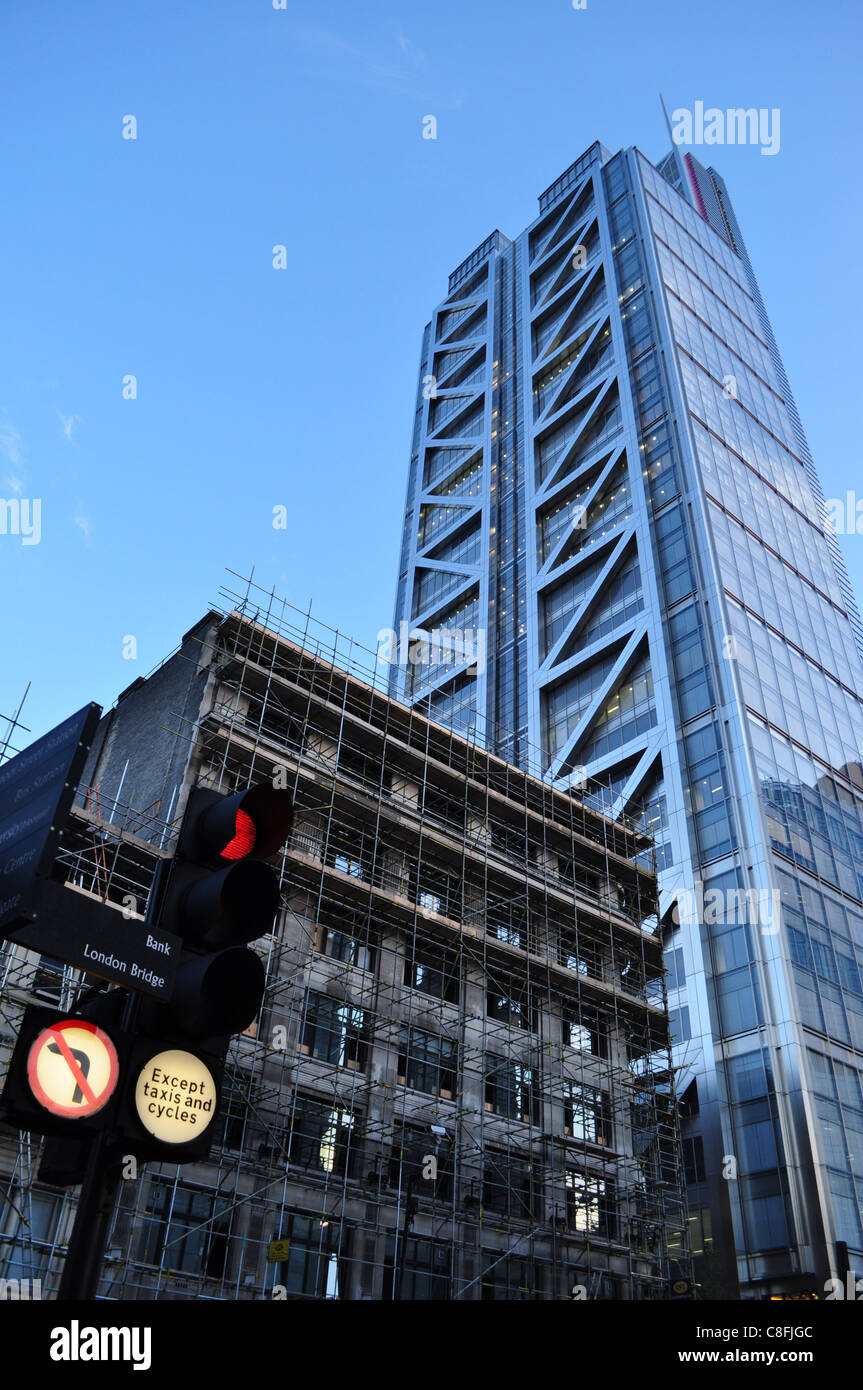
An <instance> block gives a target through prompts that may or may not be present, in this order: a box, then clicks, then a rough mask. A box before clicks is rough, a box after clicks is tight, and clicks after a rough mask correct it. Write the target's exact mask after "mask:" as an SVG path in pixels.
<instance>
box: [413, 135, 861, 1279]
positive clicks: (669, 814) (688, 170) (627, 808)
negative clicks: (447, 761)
mask: <svg viewBox="0 0 863 1390" xmlns="http://www.w3.org/2000/svg"><path fill="white" fill-rule="evenodd" d="M395 628H396V632H397V633H399V634H400V636H401V639H402V640H401V642H400V646H399V649H398V651H397V662H398V663H400V664H395V665H394V666H393V669H392V690H393V693H394V694H396V695H398V696H400V697H401V698H402V699H405V700H407V701H408V702H410V703H416V702H422V704H423V708H424V710H426V711H427V712H428V713H430V714H431V717H432V718H434V719H436V720H439V721H441V722H443V723H448V724H451V725H453V726H455V727H457V728H460V729H470V730H473V731H475V732H476V733H477V734H478V735H479V736H480V737H481V738H483V739H484V740H486V741H487V742H488V744H489V745H490V746H492V747H493V748H494V749H495V750H496V751H497V752H498V753H500V754H501V755H502V756H504V757H506V758H507V759H509V760H510V761H512V762H516V763H520V764H522V765H529V766H530V767H531V770H533V771H541V772H542V773H543V774H544V775H546V776H550V777H552V778H554V779H556V780H558V781H559V783H560V784H561V785H570V786H572V787H573V789H574V790H576V791H577V790H578V789H579V788H581V789H582V792H584V789H585V788H588V789H589V795H590V796H591V797H592V798H597V797H598V796H602V798H603V800H604V805H605V808H606V809H608V810H611V811H612V812H613V813H614V814H620V813H624V812H627V813H629V814H632V813H633V811H634V810H636V809H637V811H638V814H640V815H641V816H642V817H643V823H644V825H645V828H647V829H649V830H650V831H651V832H652V834H653V835H654V837H655V845H656V855H657V862H658V867H659V868H660V871H661V873H660V888H661V903H660V906H661V921H662V930H663V935H664V946H665V952H666V964H667V967H668V989H669V1000H670V1005H671V1012H672V1017H673V1020H674V1030H675V1038H676V1047H675V1058H676V1062H677V1066H678V1073H677V1091H678V1095H679V1097H680V1103H681V1112H682V1115H683V1124H684V1136H685V1138H684V1145H685V1158H686V1169H687V1185H688V1195H689V1207H690V1222H689V1227H690V1237H691V1244H692V1248H693V1251H694V1253H695V1255H696V1257H697V1269H698V1270H699V1278H700V1282H701V1284H702V1288H703V1292H704V1293H705V1294H707V1295H708V1296H714V1297H737V1296H738V1293H739V1294H742V1296H744V1297H750V1298H752V1297H755V1298H757V1297H762V1296H768V1295H771V1294H773V1295H777V1294H780V1295H781V1294H785V1295H788V1294H794V1293H800V1292H801V1291H806V1290H809V1289H817V1290H818V1291H819V1292H820V1294H821V1296H822V1297H823V1286H824V1281H825V1280H826V1279H827V1278H828V1277H830V1276H835V1275H836V1274H839V1275H841V1274H842V1273H843V1268H842V1265H843V1258H844V1256H843V1252H842V1247H841V1244H840V1243H842V1242H844V1243H845V1244H846V1245H847V1247H848V1259H849V1261H850V1266H851V1268H853V1269H856V1271H857V1272H858V1274H861V1275H863V1233H861V1218H863V1090H861V1087H863V984H861V971H863V768H861V750H863V656H861V651H863V628H861V622H860V617H859V614H858V611H857V607H856V604H855V600H854V597H853V594H852V592H851V589H850V585H849V582H848V578H847V574H846V571H845V567H844V564H843V562H842V558H841V555H840V552H839V550H838V546H837V544H836V541H835V538H834V536H833V534H832V532H831V530H830V526H829V522H828V521H827V513H826V508H825V503H824V498H823V495H822V492H821V488H820V485H819V482H818V478H817V475H816V473H815V469H814V466H813V463H812V459H811V456H810V453H809V450H808V447H807V444H806V440H805V437H804V434H803V430H802V426H801V424H800V420H799V417H798V413H797V409H796V406H795V404H794V401H793V398H792V396H791V392H790V389H789V386H788V381H787V378H786V375H785V372H784V369H783V366H782V362H781V359H780V356H779V352H778V349H777V346H776V343H775V340H774V337H773V334H772V331H771V328H770V324H769V322H768V319H767V315H766V311H765V308H764V305H763V303H762V300H761V296H760V294H759V290H758V285H757V283H756V280H755V277H754V273H753V270H752V267H751V264H750V261H749V257H748V255H747V252H746V248H745V245H744V242H743V238H742V235H741V231H740V227H739V225H738V223H737V220H736V217H735V214H734V210H733V208H732V206H731V201H730V198H729V196H728V192H727V190H726V188H725V185H724V183H723V181H722V179H721V178H720V177H719V175H718V174H717V173H716V172H715V171H714V170H712V169H707V168H704V167H703V166H702V165H701V164H700V163H699V162H698V161H697V160H696V159H695V158H693V157H692V155H691V154H683V153H682V152H681V151H680V150H679V149H677V148H674V149H672V151H671V153H670V154H669V155H668V156H667V157H666V158H665V159H664V160H662V161H661V163H660V164H659V165H658V166H655V165H654V164H652V163H651V162H650V161H649V160H648V159H646V158H645V157H644V156H643V155H642V154H641V153H640V151H638V150H637V149H635V148H631V149H627V150H623V151H620V152H619V153H617V154H612V153H611V152H610V151H609V150H607V149H605V148H604V147H603V146H602V145H600V144H598V143H597V144H594V145H593V146H591V147H590V148H589V149H588V150H587V151H586V152H585V153H584V154H583V155H582V156H581V158H580V159H578V160H576V162H575V163H574V164H573V165H572V166H571V167H570V168H569V169H567V170H566V171H565V173H563V174H562V175H561V177H560V178H559V179H558V180H557V181H556V182H555V183H554V184H553V185H552V186H551V187H550V188H549V189H547V190H546V192H545V193H543V194H542V195H541V197H540V200H539V216H538V217H537V219H536V221H535V222H533V223H532V225H531V226H529V227H528V228H527V229H526V230H525V231H524V232H522V234H521V235H520V236H519V237H517V238H516V239H515V240H510V239H509V238H508V237H506V236H504V235H503V234H502V233H501V232H497V231H496V232H494V233H493V234H492V235H491V236H489V237H488V238H487V239H486V241H484V242H483V243H482V245H480V246H479V247H478V248H477V249H476V250H475V251H474V252H473V253H472V254H471V255H470V256H469V257H468V258H467V259H466V260H465V261H464V262H463V263H462V264H461V265H460V266H459V267H458V268H457V269H456V270H455V271H454V272H453V274H452V275H451V276H450V280H449V286H448V294H447V297H446V298H445V299H444V301H443V302H442V303H441V304H440V305H439V306H438V308H437V309H436V310H435V312H434V314H433V316H432V319H431V322H430V323H429V324H428V325H427V327H426V329H425V333H424V336H423V342H422V350H421V362H420V371H419V381H418V388H417V400H416V419H415V426H414V432H413V442H412V451H411V462H410V476H409V482H408V491H407V502H406V508H405V523H404V532H403V538H402V547H401V561H400V566H399V579H398V589H397V598H396V612H395ZM537 762H538V763H539V764H540V766H539V767H537V766H536V763H537ZM600 788H601V789H602V790H598V789H600Z"/></svg>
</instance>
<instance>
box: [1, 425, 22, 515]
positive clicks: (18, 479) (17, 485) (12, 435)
mask: <svg viewBox="0 0 863 1390" xmlns="http://www.w3.org/2000/svg"><path fill="white" fill-rule="evenodd" d="M0 454H2V456H3V458H4V459H5V460H6V462H7V463H8V464H10V465H11V468H12V472H11V473H8V474H7V475H6V477H4V479H3V486H4V488H5V490H6V491H7V492H11V493H12V494H13V495H14V496H16V497H17V496H19V495H20V493H21V490H22V488H23V486H24V479H23V476H22V474H23V472H24V441H23V440H22V438H21V435H20V433H19V431H18V430H17V429H16V428H15V426H14V425H13V424H11V423H10V422H9V421H8V420H0Z"/></svg>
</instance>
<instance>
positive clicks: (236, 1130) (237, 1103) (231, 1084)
mask: <svg viewBox="0 0 863 1390" xmlns="http://www.w3.org/2000/svg"><path fill="white" fill-rule="evenodd" d="M219 1110H220V1117H219V1120H220V1123H221V1126H222V1144H223V1146H224V1147H225V1148H226V1149H239V1148H242V1144H243V1134H244V1131H245V1126H246V1121H247V1118H248V1115H249V1083H248V1081H247V1080H244V1079H243V1078H242V1077H241V1076H236V1075H235V1076H232V1077H231V1078H230V1080H229V1079H228V1077H226V1078H225V1084H224V1085H223V1087H222V1103H221V1105H220V1107H219Z"/></svg>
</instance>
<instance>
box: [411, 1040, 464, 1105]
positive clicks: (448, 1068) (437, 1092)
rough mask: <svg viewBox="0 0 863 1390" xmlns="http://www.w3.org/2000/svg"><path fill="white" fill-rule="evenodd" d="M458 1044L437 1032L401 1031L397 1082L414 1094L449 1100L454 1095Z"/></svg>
mask: <svg viewBox="0 0 863 1390" xmlns="http://www.w3.org/2000/svg"><path fill="white" fill-rule="evenodd" d="M457 1067H458V1045H457V1044H456V1043H454V1042H452V1041H451V1040H450V1039H449V1038H442V1037H439V1036H438V1034H437V1033H423V1032H420V1030H419V1029H418V1028H403V1029H402V1031H401V1036H400V1051H399V1060H398V1079H399V1081H400V1082H401V1084H402V1085H403V1086H404V1085H408V1086H412V1087H413V1088H414V1090H416V1091H427V1092H428V1093H429V1095H433V1096H441V1097H442V1098H443V1099H444V1100H451V1099H452V1097H453V1094H454V1092H455V1078H456V1070H457Z"/></svg>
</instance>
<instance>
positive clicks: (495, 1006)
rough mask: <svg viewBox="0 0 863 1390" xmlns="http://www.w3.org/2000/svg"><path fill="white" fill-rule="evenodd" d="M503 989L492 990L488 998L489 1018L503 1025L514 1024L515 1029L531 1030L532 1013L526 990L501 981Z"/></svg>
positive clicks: (509, 982) (510, 982)
mask: <svg viewBox="0 0 863 1390" xmlns="http://www.w3.org/2000/svg"><path fill="white" fill-rule="evenodd" d="M501 985H502V988H501V989H490V990H489V991H488V993H487V996H486V1008H487V1011H488V1016H489V1018H496V1019H498V1020H499V1021H500V1022H501V1023H509V1024H512V1026H513V1027H515V1028H530V1027H531V1026H532V1025H531V1012H530V1006H529V1002H528V993H527V990H526V989H521V988H519V986H518V985H516V984H514V983H513V982H512V981H506V980H504V981H501Z"/></svg>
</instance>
